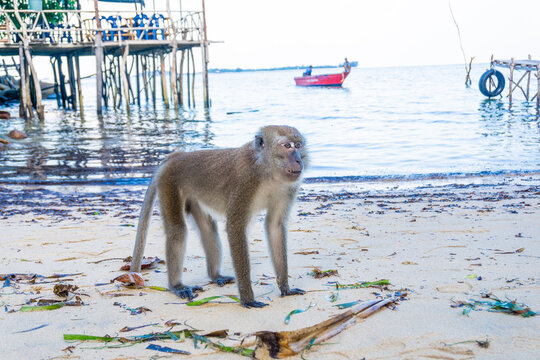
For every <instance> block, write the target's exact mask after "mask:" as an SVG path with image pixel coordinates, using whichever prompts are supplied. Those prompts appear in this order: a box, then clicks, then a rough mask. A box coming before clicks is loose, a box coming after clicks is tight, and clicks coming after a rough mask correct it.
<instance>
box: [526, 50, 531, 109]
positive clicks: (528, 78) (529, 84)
mask: <svg viewBox="0 0 540 360" xmlns="http://www.w3.org/2000/svg"><path fill="white" fill-rule="evenodd" d="M527 58H528V59H529V60H531V54H529V56H528V57H527ZM530 86H531V72H530V71H527V95H525V97H526V98H527V101H529V87H530Z"/></svg>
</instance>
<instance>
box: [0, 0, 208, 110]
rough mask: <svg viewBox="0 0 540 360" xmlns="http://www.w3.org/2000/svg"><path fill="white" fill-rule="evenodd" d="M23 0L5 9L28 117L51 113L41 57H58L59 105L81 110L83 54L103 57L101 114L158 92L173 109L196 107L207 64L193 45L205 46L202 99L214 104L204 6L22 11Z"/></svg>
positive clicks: (2, 18) (1, 22)
mask: <svg viewBox="0 0 540 360" xmlns="http://www.w3.org/2000/svg"><path fill="white" fill-rule="evenodd" d="M16 3H17V2H16V1H15V9H13V10H4V9H1V10H0V56H11V57H18V58H19V64H20V66H19V67H18V70H19V76H20V113H21V114H20V115H21V116H23V117H25V118H31V117H32V116H33V110H35V111H36V113H37V116H38V117H39V118H40V119H43V116H44V108H43V104H42V96H41V90H40V85H39V84H40V82H39V74H38V73H37V71H36V68H35V66H34V61H33V59H34V57H36V56H45V57H48V58H49V59H50V63H51V65H52V73H53V77H54V92H55V94H56V98H57V102H58V106H59V107H63V108H66V109H73V110H77V109H78V110H80V112H81V113H83V103H84V93H83V90H82V88H81V71H80V57H84V56H92V57H95V60H96V97H97V104H96V108H97V112H98V114H101V113H102V107H103V106H106V107H113V108H119V107H120V106H122V105H124V106H125V108H126V110H127V111H129V109H130V104H138V105H140V103H141V98H143V99H144V100H145V101H153V102H154V103H155V102H156V97H157V94H158V93H160V94H161V97H162V99H163V103H164V104H165V106H166V107H170V106H171V105H172V106H174V107H175V108H180V107H183V106H188V107H192V106H195V94H194V88H195V71H196V68H198V67H199V66H196V65H195V57H194V55H193V50H194V48H200V50H201V58H202V62H201V65H200V71H201V72H202V76H201V78H202V81H203V86H202V88H203V102H202V103H203V105H204V106H205V107H209V106H210V99H209V95H208V55H207V54H208V44H209V41H208V40H207V37H206V23H205V19H204V11H202V12H193V11H190V12H186V11H171V10H170V7H169V1H168V0H167V6H166V9H164V10H163V11H152V12H147V11H145V10H142V11H124V10H122V11H121V12H119V11H116V12H110V11H100V10H99V8H98V5H97V1H94V3H95V9H94V11H83V10H42V11H33V10H19V9H17V6H16ZM203 9H204V3H203ZM51 19H56V21H54V22H53V21H51ZM58 19H60V20H58ZM96 19H98V20H97V21H96ZM178 52H180V56H178ZM167 74H168V77H167ZM158 77H159V80H158V79H157V78H158ZM186 80H187V81H186ZM183 84H186V85H187V86H185V88H184V86H183ZM158 88H161V90H160V91H159V90H158ZM171 103H172V104H171Z"/></svg>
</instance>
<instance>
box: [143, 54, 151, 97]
mask: <svg viewBox="0 0 540 360" xmlns="http://www.w3.org/2000/svg"><path fill="white" fill-rule="evenodd" d="M143 60H144V61H143ZM141 65H142V76H143V89H144V98H145V100H146V102H147V103H148V86H150V78H149V77H148V56H147V55H144V56H141Z"/></svg>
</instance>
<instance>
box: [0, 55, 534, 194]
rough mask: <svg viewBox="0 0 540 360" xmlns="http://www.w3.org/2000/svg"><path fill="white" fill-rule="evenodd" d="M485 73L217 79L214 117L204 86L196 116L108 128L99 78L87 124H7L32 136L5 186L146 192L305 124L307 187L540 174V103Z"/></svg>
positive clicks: (7, 163)
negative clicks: (156, 177)
mask: <svg viewBox="0 0 540 360" xmlns="http://www.w3.org/2000/svg"><path fill="white" fill-rule="evenodd" d="M485 69H486V65H481V64H480V65H479V64H477V65H475V66H473V71H472V78H473V85H472V87H470V88H466V87H465V86H464V78H465V71H464V67H463V66H457V65H456V66H429V67H392V68H370V69H362V68H353V71H352V73H351V75H350V76H349V78H347V80H346V81H345V84H344V86H343V87H342V88H326V87H324V88H305V87H297V86H295V85H294V81H293V77H294V76H298V75H299V74H300V73H301V71H300V70H298V71H292V70H283V71H259V72H234V73H213V74H210V96H211V99H212V107H211V108H210V110H209V111H205V110H204V108H203V106H202V95H201V93H202V91H201V90H200V88H199V86H200V83H201V81H200V77H199V76H197V79H196V85H197V89H196V90H195V91H196V99H195V100H196V102H197V104H196V106H195V107H194V108H193V107H192V108H191V109H189V108H188V109H185V110H182V111H181V112H179V113H177V112H175V111H173V110H165V108H164V106H163V104H162V102H161V101H158V104H156V105H155V106H154V105H153V104H152V103H151V102H150V103H146V101H145V100H144V96H143V104H142V105H141V107H137V106H134V105H132V106H131V111H130V113H129V114H128V113H126V111H125V110H124V109H122V110H116V111H115V110H107V111H106V112H105V114H104V116H103V117H102V118H98V117H97V116H96V115H95V90H94V87H93V85H94V82H93V79H88V80H86V81H85V82H84V87H85V89H86V90H85V99H84V106H85V107H84V117H83V118H81V117H80V115H79V113H78V112H73V111H63V110H58V109H57V108H56V101H55V100H48V101H47V102H46V110H47V113H46V119H45V121H44V122H42V123H40V122H38V121H37V120H35V121H31V122H28V123H25V122H24V120H22V119H18V118H16V119H11V120H0V137H2V138H7V137H6V134H7V133H8V132H9V131H10V130H11V129H19V130H24V131H25V132H26V133H27V134H28V135H29V137H28V139H25V140H22V141H11V144H10V145H9V146H8V147H7V148H6V149H4V150H1V151H0V181H1V182H38V183H44V182H45V183H47V182H53V183H58V182H70V181H74V182H81V181H82V182H85V181H90V182H94V181H97V182H108V183H122V184H125V183H138V182H141V180H140V179H142V178H147V177H149V176H150V175H151V173H152V171H153V169H155V167H156V165H157V164H158V163H159V162H160V161H161V160H162V159H163V158H164V157H165V156H166V155H167V154H169V153H170V152H172V151H174V150H176V149H184V150H194V149H200V148H213V147H232V146H239V145H241V144H243V143H245V142H247V141H250V140H251V138H252V136H253V134H254V133H255V132H256V131H257V129H258V128H259V127H261V126H264V125H268V124H288V125H293V126H295V127H297V128H298V129H299V130H300V131H301V132H302V133H303V134H305V136H306V138H307V139H308V144H309V147H310V150H311V155H312V164H313V166H312V168H311V169H310V170H309V172H308V173H307V177H337V178H343V177H349V176H352V177H354V178H355V179H359V180H362V179H373V178H375V179H378V178H394V177H395V178H422V177H439V176H441V177H446V176H455V175H460V174H461V175H463V174H477V173H482V174H484V173H500V172H511V173H513V172H518V173H519V172H535V171H540V121H539V117H538V115H537V113H536V108H535V104H536V103H535V102H529V103H527V102H525V101H524V100H523V97H522V96H521V95H520V94H517V93H516V94H515V95H514V96H515V98H517V101H516V100H514V102H513V104H512V107H510V106H509V103H508V99H507V98H506V97H503V98H501V99H494V100H488V99H486V98H485V97H484V96H483V95H481V94H480V92H479V91H478V86H477V81H478V78H479V77H480V75H481V73H482V72H483V71H484V70H485ZM339 71H340V69H338V68H328V69H315V70H314V74H320V73H331V72H339ZM531 82H532V83H533V84H534V83H535V82H536V81H535V79H533V80H532V81H531ZM532 89H533V91H535V90H536V86H532ZM504 94H505V95H506V94H507V90H505V92H504ZM158 98H159V96H158ZM8 110H10V111H11V112H12V113H14V114H16V113H17V111H16V107H10V108H8Z"/></svg>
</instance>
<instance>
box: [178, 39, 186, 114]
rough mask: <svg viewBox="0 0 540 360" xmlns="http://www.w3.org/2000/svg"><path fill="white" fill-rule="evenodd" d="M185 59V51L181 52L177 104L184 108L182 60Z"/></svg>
mask: <svg viewBox="0 0 540 360" xmlns="http://www.w3.org/2000/svg"><path fill="white" fill-rule="evenodd" d="M185 57H186V51H185V50H182V57H181V58H180V67H179V69H180V74H179V75H178V104H179V105H180V106H184V83H183V81H184V59H185Z"/></svg>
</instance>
